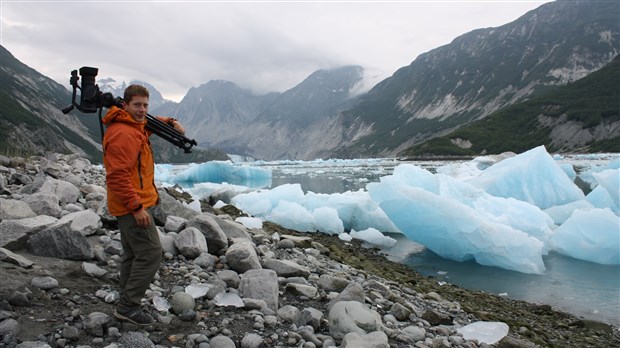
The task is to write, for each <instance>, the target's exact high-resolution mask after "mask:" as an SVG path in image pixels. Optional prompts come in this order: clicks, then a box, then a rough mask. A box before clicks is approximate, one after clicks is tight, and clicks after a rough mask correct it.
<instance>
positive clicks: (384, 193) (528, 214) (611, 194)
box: [158, 146, 620, 273]
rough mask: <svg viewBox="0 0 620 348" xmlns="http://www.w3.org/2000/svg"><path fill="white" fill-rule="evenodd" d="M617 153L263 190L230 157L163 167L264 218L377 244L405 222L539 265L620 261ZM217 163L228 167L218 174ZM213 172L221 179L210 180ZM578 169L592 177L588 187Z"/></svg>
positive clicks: (501, 262)
mask: <svg viewBox="0 0 620 348" xmlns="http://www.w3.org/2000/svg"><path fill="white" fill-rule="evenodd" d="M589 156H596V155H589ZM610 157H611V160H609V161H608V163H606V164H596V165H591V166H590V165H589V168H587V169H583V168H582V167H579V170H575V169H574V168H578V165H577V164H576V165H575V167H574V168H573V166H572V165H569V164H567V163H565V162H564V158H563V156H559V155H555V156H553V157H552V156H551V155H549V154H548V153H547V151H546V149H545V148H544V147H543V146H540V147H537V148H534V149H532V150H529V151H526V152H524V153H522V154H518V155H515V154H510V153H507V154H502V155H493V156H481V157H477V158H475V159H474V160H472V161H468V162H462V163H456V164H454V163H453V164H450V165H446V166H443V167H439V168H437V169H436V172H435V173H432V172H430V171H428V170H426V169H424V168H421V167H418V166H415V165H413V164H409V163H402V164H398V165H397V166H396V167H395V168H394V171H393V173H392V174H391V175H385V176H383V177H381V178H380V181H379V182H375V183H369V184H367V185H366V190H359V191H347V192H343V193H334V194H320V193H314V192H307V193H304V191H303V190H302V188H301V186H300V185H299V184H285V185H280V186H278V187H274V188H272V189H258V190H256V189H254V190H252V189H250V188H248V187H246V186H242V185H231V184H221V182H226V183H229V182H234V181H235V180H232V179H231V177H228V176H227V175H232V176H233V177H234V174H233V173H235V172H237V170H233V169H232V168H227V167H236V166H238V165H237V164H232V163H230V162H223V163H220V164H218V165H216V166H214V167H210V169H205V168H209V167H204V166H202V165H191V166H186V167H176V166H175V167H172V168H168V167H165V166H163V167H161V168H158V173H159V174H158V176H159V178H160V180H161V179H162V178H164V179H166V181H167V183H174V182H181V181H183V180H193V181H195V182H194V184H193V187H192V188H191V189H190V192H191V194H192V195H193V196H194V197H196V196H198V198H202V197H204V196H205V195H209V194H213V193H215V194H217V196H218V197H224V196H226V197H227V198H229V197H231V198H230V202H231V203H232V204H234V205H235V206H237V207H238V208H239V209H241V210H243V211H244V212H246V213H248V214H251V215H252V216H253V217H254V219H257V220H254V223H256V222H258V219H260V220H261V221H266V220H269V221H273V222H275V223H278V224H280V225H283V226H284V227H287V228H291V229H295V230H300V231H308V232H316V231H320V232H323V233H330V234H335V235H338V236H339V237H340V238H341V239H343V240H350V239H352V238H354V237H355V238H361V239H364V240H367V241H369V242H370V241H372V242H373V243H375V244H379V245H380V244H381V243H385V242H387V243H389V239H387V237H385V236H383V235H382V233H381V232H401V233H403V234H404V235H406V236H407V237H408V238H409V239H411V240H413V241H416V242H419V243H421V244H423V245H425V246H426V247H427V248H428V249H430V250H432V251H434V252H435V253H437V254H438V255H440V256H442V257H445V258H449V259H452V260H456V261H465V260H475V261H476V262H478V263H480V264H483V265H490V266H497V267H502V268H506V269H511V270H515V271H519V272H524V273H542V272H544V271H545V265H544V263H543V259H542V256H543V255H545V254H547V253H548V252H550V251H554V252H558V253H562V254H565V255H568V256H570V257H574V258H579V259H582V260H587V261H591V262H597V263H603V264H620V227H619V222H618V221H619V220H618V219H619V218H618V216H619V215H620V208H619V204H620V197H619V194H620V192H619V191H620V156H617V155H616V154H612V155H610ZM309 165H310V164H309ZM347 165H350V163H349V162H347ZM373 165H374V164H373ZM158 167H159V166H158ZM179 168H180V169H182V170H180V169H179ZM213 168H216V169H218V170H220V171H221V173H224V174H226V175H219V176H217V175H211V174H213V173H212V171H213V170H215V169H213ZM256 169H261V168H256ZM240 172H241V173H243V175H244V176H246V177H249V179H250V180H249V181H250V182H251V181H252V176H253V175H256V176H257V177H258V178H266V177H267V174H266V173H265V171H264V170H263V169H261V170H254V169H251V168H245V169H243V170H241V171H240ZM181 174H182V175H181ZM269 175H270V174H269ZM214 176H215V177H216V178H217V179H219V180H221V181H219V182H220V183H219V184H215V183H207V182H205V181H209V180H213V179H212V178H213V177H214ZM575 178H578V179H580V180H581V181H582V182H585V183H587V184H589V185H590V188H591V189H592V191H591V192H589V193H588V195H587V196H585V195H584V193H583V192H582V191H581V189H580V188H579V187H577V185H576V184H575V183H574V179H575ZM346 231H351V232H350V233H346ZM356 231H360V232H356ZM364 231H371V232H364ZM375 231H376V232H375ZM361 232H364V233H361ZM379 234H381V236H383V237H385V238H382V237H381V236H379Z"/></svg>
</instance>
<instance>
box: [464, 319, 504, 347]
mask: <svg viewBox="0 0 620 348" xmlns="http://www.w3.org/2000/svg"><path fill="white" fill-rule="evenodd" d="M508 329H509V327H508V325H507V324H506V323H502V322H500V321H476V322H474V323H471V324H469V325H465V326H463V327H461V328H458V329H456V332H458V333H460V334H462V335H463V338H464V339H466V340H473V339H475V340H478V342H480V343H486V344H494V343H497V342H499V341H500V340H501V339H502V338H504V337H506V335H508Z"/></svg>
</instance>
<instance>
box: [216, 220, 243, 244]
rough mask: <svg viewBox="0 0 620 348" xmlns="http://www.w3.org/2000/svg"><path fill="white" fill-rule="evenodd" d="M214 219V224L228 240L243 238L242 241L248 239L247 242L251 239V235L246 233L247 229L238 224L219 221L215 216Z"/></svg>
mask: <svg viewBox="0 0 620 348" xmlns="http://www.w3.org/2000/svg"><path fill="white" fill-rule="evenodd" d="M214 218H215V222H217V224H218V225H219V226H220V228H221V229H222V231H224V234H225V235H226V237H227V238H228V239H235V238H243V239H248V240H251V239H252V235H251V234H250V233H249V232H248V229H247V227H245V226H243V225H241V224H239V223H236V222H233V221H230V220H226V219H221V218H219V217H217V216H215V217H214Z"/></svg>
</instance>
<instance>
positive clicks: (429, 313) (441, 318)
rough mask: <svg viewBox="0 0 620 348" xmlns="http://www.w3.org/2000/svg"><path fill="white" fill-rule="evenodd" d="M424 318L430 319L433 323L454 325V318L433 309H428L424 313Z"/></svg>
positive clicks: (434, 324)
mask: <svg viewBox="0 0 620 348" xmlns="http://www.w3.org/2000/svg"><path fill="white" fill-rule="evenodd" d="M421 318H422V319H424V320H426V321H428V322H429V323H430V324H431V325H433V326H436V325H452V324H453V323H452V319H451V318H450V317H449V316H447V315H446V314H443V313H439V312H437V311H434V310H432V309H427V310H426V311H425V312H424V314H422V317H421Z"/></svg>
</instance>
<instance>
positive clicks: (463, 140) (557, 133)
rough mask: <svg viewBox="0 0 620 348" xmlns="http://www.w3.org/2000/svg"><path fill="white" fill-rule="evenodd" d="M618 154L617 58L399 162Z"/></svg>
mask: <svg viewBox="0 0 620 348" xmlns="http://www.w3.org/2000/svg"><path fill="white" fill-rule="evenodd" d="M540 144H546V145H547V150H549V151H551V152H586V151H596V152H620V56H616V58H614V60H613V61H612V62H611V63H609V64H608V65H606V66H605V67H603V68H602V69H600V70H598V71H596V72H594V73H592V74H590V75H588V76H586V77H584V78H583V79H580V80H578V81H576V82H573V83H569V84H568V85H566V86H563V87H559V88H558V89H556V90H554V91H551V92H548V93H545V94H544V95H541V96H540V97H537V98H533V99H532V100H529V101H526V102H522V103H517V104H514V105H511V106H508V107H506V108H504V109H502V110H500V111H498V112H495V113H493V114H491V115H490V116H488V117H486V118H484V119H482V120H479V121H476V122H474V123H472V124H470V125H468V126H465V127H462V128H459V129H458V130H456V131H454V132H452V133H450V134H448V135H446V136H443V137H437V138H434V139H431V140H429V141H428V142H425V143H423V144H421V145H417V146H414V147H412V148H409V149H407V150H405V151H404V152H403V153H402V154H401V155H403V156H429V155H479V154H487V153H489V152H492V153H500V152H504V151H513V152H523V151H526V150H528V149H531V148H533V147H536V146H538V145H540Z"/></svg>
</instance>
